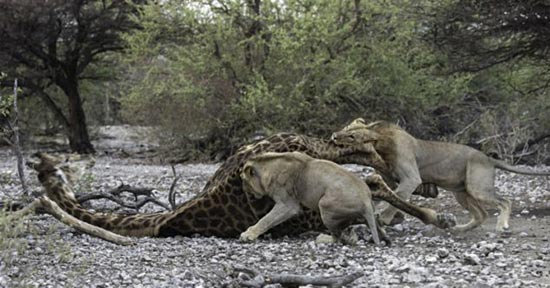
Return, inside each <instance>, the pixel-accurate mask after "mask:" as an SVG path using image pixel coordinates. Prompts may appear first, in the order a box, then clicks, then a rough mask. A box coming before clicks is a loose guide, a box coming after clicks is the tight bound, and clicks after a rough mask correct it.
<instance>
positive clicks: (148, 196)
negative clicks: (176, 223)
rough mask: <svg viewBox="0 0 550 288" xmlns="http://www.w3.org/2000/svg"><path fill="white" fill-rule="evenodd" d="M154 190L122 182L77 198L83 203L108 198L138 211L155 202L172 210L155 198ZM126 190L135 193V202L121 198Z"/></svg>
mask: <svg viewBox="0 0 550 288" xmlns="http://www.w3.org/2000/svg"><path fill="white" fill-rule="evenodd" d="M153 190H154V189H152V188H142V187H133V186H130V185H126V184H121V185H120V186H118V187H116V188H114V189H113V190H111V191H108V192H95V193H88V194H84V195H78V196H77V197H76V200H77V201H78V202H79V203H80V204H82V203H85V202H87V201H90V200H97V199H108V200H110V201H113V202H115V203H117V204H118V205H120V206H122V207H125V208H130V209H134V210H136V211H139V209H141V207H143V206H144V205H145V204H147V203H153V204H156V205H158V206H161V207H162V208H164V209H166V210H168V211H170V210H171V209H170V207H169V206H168V205H166V204H164V203H163V202H161V201H159V200H157V199H155V197H154V195H153ZM124 192H128V193H131V194H133V195H134V197H135V202H133V203H127V202H125V201H124V200H122V199H120V194H122V193H124ZM139 196H143V198H141V200H139V201H138V199H139Z"/></svg>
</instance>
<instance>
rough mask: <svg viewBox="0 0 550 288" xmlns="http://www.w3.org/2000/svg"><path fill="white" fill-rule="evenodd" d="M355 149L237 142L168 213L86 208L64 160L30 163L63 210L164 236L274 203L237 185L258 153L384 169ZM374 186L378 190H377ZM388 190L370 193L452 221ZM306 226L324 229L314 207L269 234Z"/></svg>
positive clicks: (247, 221)
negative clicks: (78, 198)
mask: <svg viewBox="0 0 550 288" xmlns="http://www.w3.org/2000/svg"><path fill="white" fill-rule="evenodd" d="M353 149H355V148H344V147H339V146H337V145H336V144H334V143H332V142H330V141H329V140H324V139H319V138H314V137H308V136H304V135H298V134H290V133H280V134H275V135H273V136H270V137H268V138H265V139H263V140H258V141H256V142H255V143H253V144H250V145H246V146H243V147H242V148H241V149H239V150H238V151H237V152H236V153H235V154H234V155H232V156H231V157H229V158H228V159H227V160H226V161H225V162H224V163H223V164H222V165H221V166H220V167H219V168H218V170H217V171H216V172H215V173H214V175H213V176H212V177H211V178H210V179H209V181H208V182H207V183H206V185H205V187H204V188H203V190H202V191H201V192H200V193H199V194H198V195H197V196H195V197H194V198H192V199H190V200H188V201H187V202H185V203H182V204H181V205H180V206H178V207H177V208H176V209H174V210H173V211H170V212H162V213H147V214H114V213H92V212H90V211H88V210H86V209H84V208H83V207H81V206H80V205H79V204H78V202H77V201H76V199H75V197H74V193H73V191H72V187H71V182H72V179H71V177H69V176H70V175H71V171H70V170H68V169H69V168H67V167H68V166H67V164H66V163H63V162H61V161H60V160H58V159H56V158H55V157H53V156H49V155H47V154H43V153H39V154H38V158H39V159H40V163H34V164H31V165H30V166H31V167H32V168H34V169H35V170H36V171H37V172H38V178H39V181H40V182H41V184H42V185H43V186H44V187H45V190H46V194H47V195H48V197H50V198H51V199H52V200H53V201H55V202H56V203H57V204H58V205H59V206H60V207H61V208H62V209H63V210H65V211H66V212H68V213H69V214H71V215H73V216H74V217H76V218H78V219H80V220H82V221H84V222H87V223H90V224H92V225H95V226H98V227H101V228H104V229H106V230H110V231H112V232H115V233H117V234H120V235H125V236H152V237H170V236H175V235H182V236H188V235H194V234H199V235H203V236H217V237H238V236H239V235H240V234H241V232H243V231H245V230H246V229H247V228H248V227H249V226H251V225H253V224H255V223H256V222H257V221H258V220H259V219H260V218H261V217H263V216H264V215H265V214H267V212H269V210H271V208H272V207H273V205H274V202H273V201H272V200H271V199H269V198H268V197H264V198H261V199H256V198H255V197H254V196H252V195H249V194H248V193H245V192H244V191H243V189H242V182H241V178H240V173H241V170H242V167H243V165H244V163H245V162H246V161H247V160H248V159H249V158H250V157H251V156H254V155H257V154H260V153H263V152H287V151H298V152H303V153H306V154H308V155H310V156H312V157H314V158H320V159H326V160H330V161H334V162H337V163H356V164H363V165H369V166H373V167H375V168H378V169H382V170H383V169H386V167H385V165H384V163H377V162H376V157H374V156H376V155H373V154H370V153H368V151H358V150H353ZM380 191H384V190H382V189H380ZM392 193H393V192H391V191H389V192H379V193H377V192H376V191H374V192H373V196H375V197H378V198H380V199H382V200H386V201H388V202H389V203H390V204H392V205H396V207H399V208H400V209H402V210H403V211H405V212H407V213H409V214H411V215H412V216H415V217H417V218H419V219H420V220H422V221H423V222H424V223H426V224H433V225H436V226H438V227H440V228H449V227H450V226H453V225H454V223H453V220H452V219H451V220H450V219H449V218H447V217H446V215H444V214H437V213H436V212H435V211H433V210H431V209H427V208H421V207H417V206H414V205H413V204H409V203H407V202H405V201H403V200H401V199H400V198H399V197H396V196H395V194H392ZM310 230H317V231H319V230H324V226H323V223H322V221H321V218H320V216H319V214H318V212H315V211H312V210H305V211H304V213H302V214H301V215H299V216H297V217H294V218H293V219H291V220H289V221H287V222H285V225H279V226H277V227H274V228H273V229H272V230H271V231H270V232H271V234H272V235H275V236H277V235H289V234H299V233H302V232H306V231H310Z"/></svg>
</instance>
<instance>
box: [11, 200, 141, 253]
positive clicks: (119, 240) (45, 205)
mask: <svg viewBox="0 0 550 288" xmlns="http://www.w3.org/2000/svg"><path fill="white" fill-rule="evenodd" d="M37 209H41V210H43V211H45V213H47V214H50V215H52V216H53V217H55V218H56V219H57V220H59V221H61V222H62V223H63V224H65V225H68V226H70V227H72V228H74V229H76V230H79V231H81V232H83V233H86V234H88V235H91V236H95V237H98V238H101V239H103V240H106V241H109V242H112V243H115V244H119V245H132V244H134V241H133V240H132V239H131V238H128V237H125V236H121V235H118V234H115V233H113V232H111V231H107V230H105V229H103V228H100V227H97V226H94V225H91V224H89V223H86V222H83V221H80V220H78V219H77V218H75V217H73V216H72V215H70V214H69V213H67V212H65V211H64V210H63V209H61V207H59V206H58V205H57V203H55V202H54V201H52V200H51V199H50V198H48V197H47V196H42V197H40V198H38V199H36V200H34V201H33V202H32V203H31V204H29V205H27V206H26V207H25V208H23V209H22V210H19V211H17V212H14V213H13V214H10V215H8V221H13V220H16V219H21V217H23V216H25V215H27V214H30V213H34V212H35V211H36V210H37Z"/></svg>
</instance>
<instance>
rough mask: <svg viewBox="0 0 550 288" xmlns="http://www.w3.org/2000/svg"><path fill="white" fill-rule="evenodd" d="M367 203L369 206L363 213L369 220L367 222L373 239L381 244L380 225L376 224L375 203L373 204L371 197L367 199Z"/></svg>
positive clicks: (377, 243)
mask: <svg viewBox="0 0 550 288" xmlns="http://www.w3.org/2000/svg"><path fill="white" fill-rule="evenodd" d="M365 205H366V206H367V209H366V211H365V213H364V214H363V217H365V220H367V223H368V224H369V228H370V233H371V234H372V239H373V240H374V243H375V244H376V245H380V237H379V236H378V226H377V225H376V219H375V218H374V205H372V201H371V200H370V199H369V200H367V201H365Z"/></svg>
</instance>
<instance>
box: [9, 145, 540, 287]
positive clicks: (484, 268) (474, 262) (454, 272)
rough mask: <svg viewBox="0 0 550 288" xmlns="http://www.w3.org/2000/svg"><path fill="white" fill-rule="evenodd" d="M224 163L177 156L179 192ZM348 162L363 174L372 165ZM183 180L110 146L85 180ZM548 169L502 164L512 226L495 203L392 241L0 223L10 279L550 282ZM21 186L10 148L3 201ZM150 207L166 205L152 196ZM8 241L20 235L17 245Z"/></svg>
mask: <svg viewBox="0 0 550 288" xmlns="http://www.w3.org/2000/svg"><path fill="white" fill-rule="evenodd" d="M217 167H218V165H211V164H193V165H180V166H178V167H177V170H178V173H180V174H181V175H182V180H181V181H180V182H179V185H178V190H179V191H185V192H182V193H180V195H179V196H178V197H179V198H178V200H179V201H185V200H186V199H189V198H190V197H192V196H193V195H195V194H196V193H198V192H199V191H200V189H201V188H202V186H203V185H204V184H205V183H206V181H207V179H208V177H210V176H211V175H212V174H213V173H214V171H215V170H216V169H217ZM346 167H347V168H349V169H350V170H352V171H355V172H357V173H359V174H364V171H363V169H362V168H361V167H358V166H355V165H347V166H346ZM537 168H538V169H546V170H550V167H543V166H540V167H537ZM26 172H27V173H28V174H29V173H30V172H31V171H29V170H27V171H26ZM30 178H31V187H32V189H33V190H40V187H39V185H38V182H37V180H36V174H33V173H30ZM172 179H173V178H172V172H171V169H170V167H168V166H159V165H147V164H143V163H141V164H140V162H139V161H136V160H135V159H114V158H109V157H107V156H102V157H99V158H98V159H97V162H96V165H95V167H94V168H92V170H91V172H90V173H89V174H86V175H85V177H84V179H83V180H82V184H81V186H82V187H81V189H83V190H87V191H89V190H93V191H97V190H101V189H103V190H106V189H109V188H114V187H116V186H117V185H118V184H119V183H120V181H124V182H125V183H127V184H132V185H137V186H151V187H156V188H157V192H156V193H157V195H158V197H159V198H160V199H163V200H164V199H167V198H166V195H167V191H168V190H169V187H170V184H171V183H172ZM549 179H550V178H549V177H532V176H523V175H517V174H511V173H507V172H502V171H499V172H498V174H497V188H498V191H499V193H500V194H501V195H505V196H507V197H509V198H511V199H513V209H514V210H513V214H512V218H511V221H510V225H511V228H512V229H511V230H512V233H511V235H504V236H501V235H497V234H495V233H494V232H493V231H494V225H495V223H496V219H495V217H494V213H495V212H496V211H492V212H491V215H493V217H491V219H489V221H487V222H486V223H485V224H484V225H483V226H482V227H480V228H477V229H475V230H474V231H471V232H468V233H465V234H462V235H452V234H450V233H448V232H445V231H442V230H438V229H437V228H433V227H427V226H424V225H422V223H420V222H419V221H417V220H415V219H412V218H406V220H405V221H404V222H403V223H402V224H398V225H396V226H394V227H390V228H388V234H389V237H390V238H391V239H392V241H393V246H392V247H375V246H374V245H372V244H370V243H368V242H366V241H363V240H361V241H359V243H358V245H356V246H343V245H341V244H333V243H321V242H317V241H316V234H314V233H311V234H308V235H302V236H299V237H292V238H279V239H269V238H263V239H261V240H259V241H257V242H256V243H253V244H243V243H239V242H238V241H237V240H235V239H220V238H214V237H201V236H196V237H174V238H141V239H138V240H137V245H134V246H131V247H121V246H117V245H114V244H111V243H108V242H105V241H102V240H99V239H96V238H92V237H90V236H88V235H83V234H81V233H79V232H77V231H75V230H74V229H71V228H69V227H67V226H64V225H62V224H60V223H58V221H56V220H55V219H53V217H51V216H48V215H37V216H30V217H27V218H26V219H25V220H24V221H23V222H24V223H22V224H23V225H21V226H20V227H19V228H17V229H16V228H14V229H11V230H2V231H0V232H1V233H3V235H0V248H2V251H0V256H1V257H2V258H1V259H0V260H1V261H0V287H220V286H224V285H225V286H227V287H238V284H237V283H238V281H239V275H234V273H233V268H232V267H234V265H244V266H248V267H253V268H256V269H258V270H260V271H262V272H265V273H266V274H269V273H281V272H290V273H298V274H305V275H325V276H328V275H333V276H335V275H343V274H350V273H352V272H355V271H362V272H364V276H363V277H361V278H359V279H357V280H356V281H355V282H353V285H352V286H353V287H367V286H368V287H495V286H502V287H550V284H549V283H550V233H549V232H550V201H549V200H550V184H549ZM18 191H19V186H18V184H17V175H16V171H15V158H14V157H13V155H12V154H11V153H10V152H8V151H5V150H0V199H6V198H11V197H15V196H17V194H18V193H19V192H18ZM412 201H415V202H417V203H420V204H421V205H423V206H430V207H433V208H435V209H437V210H438V211H447V212H452V213H454V214H455V215H456V216H457V217H458V219H459V221H466V220H467V212H465V211H464V210H462V209H461V208H460V207H459V205H458V204H457V203H456V201H455V200H454V199H453V197H452V196H451V195H450V193H448V192H445V191H441V192H440V197H439V198H438V199H429V200H426V199H420V198H416V197H415V198H413V200H412ZM110 207H112V205H111V204H110V203H107V202H101V201H98V202H95V203H94V204H93V208H95V209H108V208H110ZM144 209H145V210H147V211H155V210H159V209H161V208H158V207H155V206H153V205H150V204H148V205H147V206H146V207H144ZM0 220H1V218H0ZM0 224H1V221H0ZM0 226H1V225H0ZM362 228H364V227H358V230H362ZM8 240H12V242H10V243H12V244H6V243H8V242H7V241H8ZM240 277H243V275H240ZM275 287H277V286H275Z"/></svg>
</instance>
